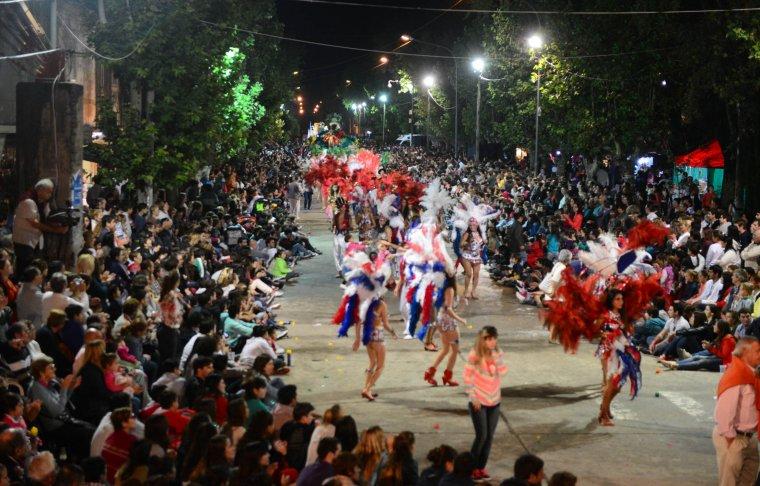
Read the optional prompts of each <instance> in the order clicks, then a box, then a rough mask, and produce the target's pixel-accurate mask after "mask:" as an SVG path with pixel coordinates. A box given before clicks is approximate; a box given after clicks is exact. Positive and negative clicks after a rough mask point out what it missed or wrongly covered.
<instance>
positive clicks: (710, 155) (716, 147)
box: [676, 139, 724, 169]
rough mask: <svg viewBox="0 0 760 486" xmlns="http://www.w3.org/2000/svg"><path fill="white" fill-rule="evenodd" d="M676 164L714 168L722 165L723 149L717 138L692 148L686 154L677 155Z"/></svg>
mask: <svg viewBox="0 0 760 486" xmlns="http://www.w3.org/2000/svg"><path fill="white" fill-rule="evenodd" d="M676 165H687V166H689V167H707V168H710V169H716V168H720V167H723V166H724V160H723V150H722V149H721V148H720V143H719V142H718V140H717V139H714V140H713V141H711V142H709V143H707V144H705V145H702V146H701V147H699V148H697V149H695V150H692V151H691V152H689V153H688V154H684V155H677V156H676Z"/></svg>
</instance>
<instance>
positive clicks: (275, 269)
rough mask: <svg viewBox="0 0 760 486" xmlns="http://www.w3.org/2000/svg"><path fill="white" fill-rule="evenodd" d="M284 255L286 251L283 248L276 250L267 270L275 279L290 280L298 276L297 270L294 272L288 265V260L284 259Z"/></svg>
mask: <svg viewBox="0 0 760 486" xmlns="http://www.w3.org/2000/svg"><path fill="white" fill-rule="evenodd" d="M286 255H287V253H286V251H285V250H278V251H277V253H276V254H275V257H274V259H272V263H271V265H270V266H269V271H270V272H271V273H272V276H273V277H274V279H275V280H281V279H282V280H291V279H294V278H298V277H299V276H300V275H299V274H298V272H294V271H293V270H292V269H291V268H290V267H289V266H288V262H287V261H285V257H286Z"/></svg>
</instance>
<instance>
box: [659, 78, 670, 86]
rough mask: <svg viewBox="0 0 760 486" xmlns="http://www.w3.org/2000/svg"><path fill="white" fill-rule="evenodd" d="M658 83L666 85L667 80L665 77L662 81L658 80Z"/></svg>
mask: <svg viewBox="0 0 760 486" xmlns="http://www.w3.org/2000/svg"><path fill="white" fill-rule="evenodd" d="M660 84H661V85H663V86H667V85H668V81H667V80H666V79H663V80H662V81H660Z"/></svg>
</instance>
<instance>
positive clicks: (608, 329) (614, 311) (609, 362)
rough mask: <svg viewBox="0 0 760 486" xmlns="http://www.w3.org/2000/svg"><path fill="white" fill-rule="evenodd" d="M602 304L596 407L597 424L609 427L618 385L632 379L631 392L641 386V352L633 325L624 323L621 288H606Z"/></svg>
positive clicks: (636, 391) (633, 393)
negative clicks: (598, 401)
mask: <svg viewBox="0 0 760 486" xmlns="http://www.w3.org/2000/svg"><path fill="white" fill-rule="evenodd" d="M605 304H606V307H607V312H606V313H605V314H604V315H603V316H602V324H601V330H602V335H601V339H600V341H599V347H598V348H597V351H596V356H597V357H598V358H599V359H600V360H601V362H602V404H601V406H600V407H599V417H598V420H599V423H600V424H602V425H604V426H606V427H610V426H613V425H615V424H614V422H613V421H612V418H613V417H612V411H611V410H610V406H611V404H612V400H613V399H614V398H615V396H616V395H617V394H618V393H620V388H621V387H622V386H623V385H624V384H625V382H626V381H627V380H630V381H631V394H632V395H633V396H635V395H636V393H638V390H639V389H640V388H641V353H639V351H638V350H637V349H636V347H635V346H634V345H633V343H632V342H631V333H632V328H631V326H630V325H626V324H625V323H624V322H623V314H622V312H623V304H624V297H623V291H622V290H618V289H609V290H608V291H607V293H606V298H605Z"/></svg>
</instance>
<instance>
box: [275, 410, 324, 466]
mask: <svg viewBox="0 0 760 486" xmlns="http://www.w3.org/2000/svg"><path fill="white" fill-rule="evenodd" d="M313 412H314V407H313V406H312V404H311V403H308V402H301V403H296V404H295V406H294V407H293V419H292V420H289V421H287V422H285V423H284V424H283V425H282V428H281V429H280V439H281V440H283V441H285V442H286V443H287V444H288V452H287V454H286V455H285V458H286V460H287V463H288V465H290V466H291V467H294V468H296V469H297V470H298V471H300V470H302V469H303V468H304V466H305V465H306V455H307V453H308V450H309V441H310V440H311V435H312V434H313V433H314V426H315V424H314V415H313ZM274 418H275V430H276V429H277V427H276V424H277V416H276V415H275V417H274Z"/></svg>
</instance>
